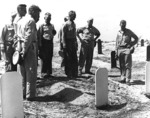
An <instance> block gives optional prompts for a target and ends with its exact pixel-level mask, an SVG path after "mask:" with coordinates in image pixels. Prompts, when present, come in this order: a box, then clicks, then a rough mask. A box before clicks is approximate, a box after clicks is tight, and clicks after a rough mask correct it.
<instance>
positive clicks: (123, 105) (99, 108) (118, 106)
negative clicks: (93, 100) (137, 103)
mask: <svg viewBox="0 0 150 118" xmlns="http://www.w3.org/2000/svg"><path fill="white" fill-rule="evenodd" d="M126 105H127V103H123V104H118V105H109V104H107V105H104V106H101V107H96V108H97V110H106V111H115V110H118V109H122V108H123V107H125V106H126Z"/></svg>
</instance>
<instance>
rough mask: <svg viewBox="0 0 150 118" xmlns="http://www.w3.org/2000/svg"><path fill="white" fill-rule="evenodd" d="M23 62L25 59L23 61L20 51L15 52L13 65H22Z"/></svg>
mask: <svg viewBox="0 0 150 118" xmlns="http://www.w3.org/2000/svg"><path fill="white" fill-rule="evenodd" d="M22 60H23V59H22V57H21V55H20V53H19V51H15V52H14V54H13V56H12V62H13V64H14V65H16V64H21V62H22Z"/></svg>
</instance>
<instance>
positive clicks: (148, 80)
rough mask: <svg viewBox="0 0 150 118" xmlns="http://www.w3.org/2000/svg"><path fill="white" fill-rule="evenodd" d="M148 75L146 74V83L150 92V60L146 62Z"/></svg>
mask: <svg viewBox="0 0 150 118" xmlns="http://www.w3.org/2000/svg"><path fill="white" fill-rule="evenodd" d="M145 70H146V73H145V74H146V75H145V80H146V81H145V85H146V93H150V62H149V61H148V62H146V69H145Z"/></svg>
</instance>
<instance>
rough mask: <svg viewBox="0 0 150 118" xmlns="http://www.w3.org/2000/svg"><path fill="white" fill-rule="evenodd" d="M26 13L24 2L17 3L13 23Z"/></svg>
mask: <svg viewBox="0 0 150 118" xmlns="http://www.w3.org/2000/svg"><path fill="white" fill-rule="evenodd" d="M26 13H27V10H26V5H25V4H19V5H18V6H17V15H16V17H15V19H14V24H17V22H18V21H19V20H21V19H22V18H23V17H24V16H25V15H26Z"/></svg>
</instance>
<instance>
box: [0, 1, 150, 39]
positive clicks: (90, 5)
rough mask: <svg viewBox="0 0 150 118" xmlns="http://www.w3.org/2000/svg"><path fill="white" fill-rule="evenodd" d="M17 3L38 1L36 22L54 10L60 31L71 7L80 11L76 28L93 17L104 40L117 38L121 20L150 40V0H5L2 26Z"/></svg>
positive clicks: (139, 35)
mask: <svg viewBox="0 0 150 118" xmlns="http://www.w3.org/2000/svg"><path fill="white" fill-rule="evenodd" d="M18 4H26V5H27V9H28V7H29V6H31V5H32V4H35V5H38V6H39V7H40V8H41V10H42V12H41V14H40V20H39V22H38V23H37V25H39V24H41V23H43V22H44V13H46V12H50V13H51V14H52V20H51V23H52V24H54V26H55V29H56V30H57V31H59V29H60V27H61V26H62V24H63V22H64V20H63V19H64V17H65V16H67V15H68V12H69V11H70V10H74V11H75V12H76V14H77V17H76V19H75V23H76V26H77V28H78V27H82V26H85V25H86V23H87V19H88V18H90V17H93V18H94V23H93V25H94V26H95V27H96V28H97V29H98V30H99V31H100V32H101V36H100V39H101V40H102V41H112V40H115V39H116V35H117V32H118V30H119V29H120V27H119V22H120V21H121V20H122V19H124V20H126V21H127V28H129V29H131V30H132V31H133V32H134V33H136V34H137V36H138V37H141V38H143V39H148V40H150V7H149V0H3V2H2V3H1V4H0V14H1V16H2V17H1V20H0V21H1V22H0V28H1V27H2V26H4V25H5V24H6V23H8V22H9V18H10V14H11V13H12V12H15V11H16V8H17V5H18Z"/></svg>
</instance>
